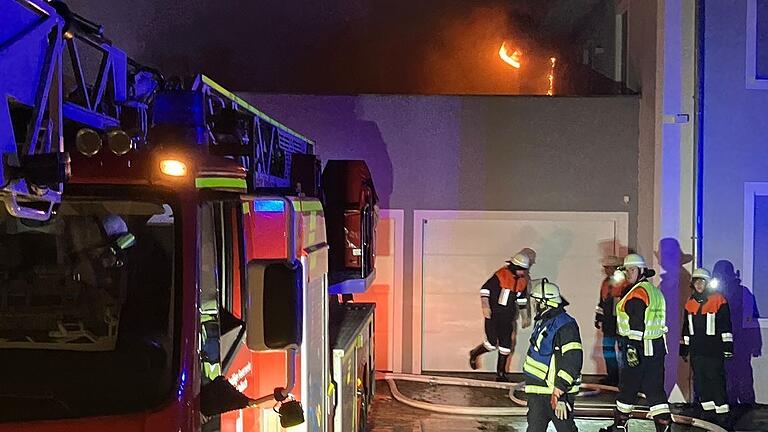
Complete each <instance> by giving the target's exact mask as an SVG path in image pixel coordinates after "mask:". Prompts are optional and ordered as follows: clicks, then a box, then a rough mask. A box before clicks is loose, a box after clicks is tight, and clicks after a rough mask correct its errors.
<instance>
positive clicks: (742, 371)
mask: <svg viewBox="0 0 768 432" xmlns="http://www.w3.org/2000/svg"><path fill="white" fill-rule="evenodd" d="M712 273H713V276H714V277H715V278H717V279H718V280H720V283H721V284H722V288H721V289H722V292H723V294H724V295H725V298H726V300H728V304H729V306H730V308H731V325H732V327H733V330H732V332H733V351H734V352H733V358H732V359H731V360H730V361H727V362H726V363H725V369H726V378H727V382H728V398H729V399H730V400H729V403H730V404H733V405H736V404H739V403H741V404H754V403H755V379H754V375H753V373H752V359H753V358H757V357H761V356H762V350H763V339H762V335H761V332H760V326H759V325H758V321H757V319H758V317H759V316H760V314H759V312H758V310H757V302H756V301H755V297H754V296H753V295H752V291H750V290H749V288H747V287H745V286H744V285H742V284H741V275H740V272H739V271H736V270H734V267H733V263H731V262H730V261H726V260H720V261H718V262H717V263H715V267H714V269H713V271H712Z"/></svg>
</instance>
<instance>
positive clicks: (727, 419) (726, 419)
mask: <svg viewBox="0 0 768 432" xmlns="http://www.w3.org/2000/svg"><path fill="white" fill-rule="evenodd" d="M734 423H735V422H734V421H733V417H731V414H730V413H725V414H718V415H717V424H718V425H719V426H720V427H721V428H723V429H725V430H727V431H732V430H733V429H734V427H735V425H734Z"/></svg>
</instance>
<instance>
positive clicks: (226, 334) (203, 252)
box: [199, 202, 244, 382]
mask: <svg viewBox="0 0 768 432" xmlns="http://www.w3.org/2000/svg"><path fill="white" fill-rule="evenodd" d="M238 208H239V207H238V206H237V205H235V204H234V203H223V202H214V203H206V204H204V205H203V206H202V207H201V214H200V264H199V268H200V323H201V329H200V330H201V357H202V362H203V370H204V372H205V378H204V382H205V381H206V380H209V379H213V378H215V377H216V376H218V375H220V374H221V372H222V367H226V366H227V364H224V363H226V360H227V359H228V358H230V354H231V352H232V350H233V349H234V348H235V345H236V344H237V342H238V336H239V335H240V332H241V330H242V329H243V326H244V324H243V323H242V321H241V317H242V304H241V301H240V299H241V293H240V290H241V288H242V274H241V269H242V268H243V266H242V259H243V257H242V247H241V242H242V240H241V235H240V231H241V230H240V229H239V216H238V213H237V209H238Z"/></svg>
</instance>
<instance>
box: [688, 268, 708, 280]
mask: <svg viewBox="0 0 768 432" xmlns="http://www.w3.org/2000/svg"><path fill="white" fill-rule="evenodd" d="M691 278H692V279H703V280H705V281H709V280H710V279H712V273H710V272H709V270H707V269H705V268H697V269H696V270H694V271H693V273H692V274H691Z"/></svg>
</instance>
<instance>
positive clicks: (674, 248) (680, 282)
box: [656, 238, 693, 397]
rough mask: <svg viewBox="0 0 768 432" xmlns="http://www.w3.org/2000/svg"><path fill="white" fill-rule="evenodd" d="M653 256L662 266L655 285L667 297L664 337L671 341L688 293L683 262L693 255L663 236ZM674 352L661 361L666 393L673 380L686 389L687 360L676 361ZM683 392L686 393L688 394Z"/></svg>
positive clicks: (688, 277)
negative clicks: (663, 367)
mask: <svg viewBox="0 0 768 432" xmlns="http://www.w3.org/2000/svg"><path fill="white" fill-rule="evenodd" d="M656 258H658V260H659V263H660V264H661V268H662V269H663V270H664V272H663V273H661V275H660V276H659V277H660V279H661V282H660V283H659V288H660V289H661V291H662V292H663V293H664V297H665V298H666V301H667V326H668V327H669V333H668V336H667V337H668V338H669V341H672V342H674V341H677V340H678V339H679V337H680V334H681V327H680V320H681V317H682V310H683V306H684V305H685V302H686V301H688V297H690V295H691V291H690V285H691V273H690V272H689V271H688V270H687V269H686V268H685V267H683V266H684V265H686V264H688V263H690V262H691V261H693V256H691V255H690V254H686V253H685V252H683V251H682V249H680V243H679V242H678V241H677V239H675V238H663V239H661V241H659V250H658V251H657V252H656ZM668 346H674V343H671V344H670V343H668ZM675 354H676V353H674V352H671V353H669V354H668V355H667V359H666V362H665V363H666V365H665V366H666V374H665V381H664V382H665V390H666V391H667V394H670V393H671V391H672V389H673V388H674V386H675V384H676V383H677V384H680V388H681V390H682V391H683V392H684V394H685V393H687V392H689V390H690V389H689V387H690V384H689V383H690V380H691V375H690V374H691V372H690V367H689V365H688V364H687V363H683V362H681V361H679V358H678V356H677V355H675ZM686 396H687V397H688V396H690V394H688V395H686Z"/></svg>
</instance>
